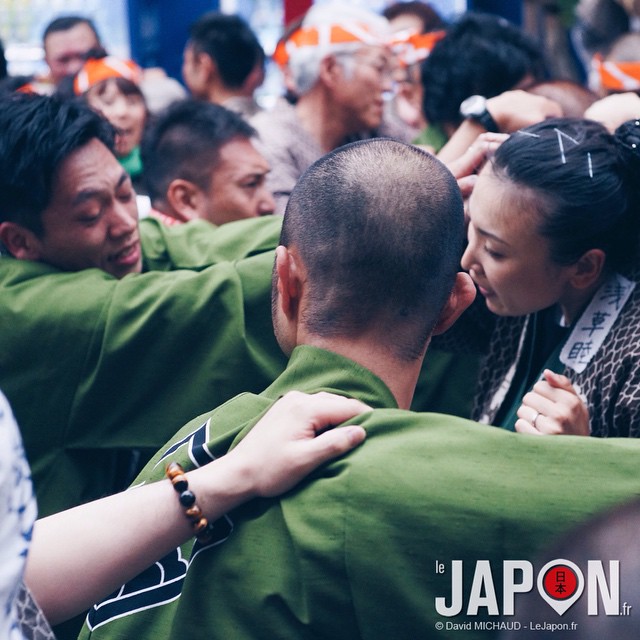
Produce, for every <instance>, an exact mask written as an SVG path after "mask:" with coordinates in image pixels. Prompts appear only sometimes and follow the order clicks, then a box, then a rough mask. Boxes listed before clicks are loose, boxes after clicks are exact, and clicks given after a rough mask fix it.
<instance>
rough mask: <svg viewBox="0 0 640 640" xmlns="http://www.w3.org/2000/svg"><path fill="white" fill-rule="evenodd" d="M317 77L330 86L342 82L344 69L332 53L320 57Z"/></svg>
mask: <svg viewBox="0 0 640 640" xmlns="http://www.w3.org/2000/svg"><path fill="white" fill-rule="evenodd" d="M318 78H319V79H320V80H321V81H322V82H323V84H325V85H326V86H327V87H330V88H333V87H335V86H336V85H337V84H342V83H344V69H343V67H342V65H341V64H340V62H339V61H338V59H337V58H336V57H335V56H334V55H331V54H330V55H328V56H325V57H324V58H322V60H321V61H320V70H319V73H318Z"/></svg>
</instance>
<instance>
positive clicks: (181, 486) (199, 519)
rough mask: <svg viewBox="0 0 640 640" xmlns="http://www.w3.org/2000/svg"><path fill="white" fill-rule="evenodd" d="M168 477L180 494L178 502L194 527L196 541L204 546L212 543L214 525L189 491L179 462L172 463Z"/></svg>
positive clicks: (168, 469) (187, 482) (168, 467)
mask: <svg viewBox="0 0 640 640" xmlns="http://www.w3.org/2000/svg"><path fill="white" fill-rule="evenodd" d="M165 473H166V476H167V478H169V480H171V484H172V485H173V488H174V489H175V490H176V492H177V493H178V500H179V501H180V504H181V505H182V506H183V507H184V513H185V515H186V516H187V519H188V520H189V521H190V522H191V524H192V525H193V531H194V535H195V537H196V540H197V541H198V542H200V543H202V544H206V543H207V542H211V539H212V538H213V525H212V524H210V523H209V521H208V520H207V518H206V517H205V516H204V514H203V513H202V509H200V507H199V506H198V505H197V504H196V496H195V494H194V493H193V491H189V481H188V480H187V476H185V474H184V469H183V468H182V466H181V465H180V464H178V463H177V462H170V463H169V464H168V465H167V468H166V471H165Z"/></svg>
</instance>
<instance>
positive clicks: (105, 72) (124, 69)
mask: <svg viewBox="0 0 640 640" xmlns="http://www.w3.org/2000/svg"><path fill="white" fill-rule="evenodd" d="M109 78H125V79H127V80H131V82H134V83H135V84H140V81H141V80H142V70H141V69H140V67H139V66H138V65H137V64H136V63H135V62H133V60H121V59H120V58H114V57H113V56H106V57H105V58H89V60H87V61H86V62H85V63H84V65H83V66H82V69H80V71H78V73H77V75H76V77H75V79H74V81H73V92H74V93H75V94H76V95H77V96H81V95H82V94H84V93H86V92H87V91H88V90H89V89H91V87H93V86H95V85H96V84H98V83H99V82H103V81H104V80H108V79H109Z"/></svg>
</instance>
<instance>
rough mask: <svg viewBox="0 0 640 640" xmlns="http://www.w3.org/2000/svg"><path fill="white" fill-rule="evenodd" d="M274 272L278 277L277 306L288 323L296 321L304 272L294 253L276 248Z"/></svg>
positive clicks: (286, 249)
mask: <svg viewBox="0 0 640 640" xmlns="http://www.w3.org/2000/svg"><path fill="white" fill-rule="evenodd" d="M275 271H276V275H277V277H278V284H277V287H278V304H279V306H280V310H281V311H282V313H283V314H284V316H285V317H286V318H287V320H289V321H297V319H298V313H299V311H300V298H301V296H302V291H303V283H304V272H303V269H302V265H301V263H300V259H299V257H298V256H297V254H296V253H295V251H293V252H292V251H290V250H289V249H288V248H287V247H283V246H282V245H280V246H279V247H277V248H276V260H275Z"/></svg>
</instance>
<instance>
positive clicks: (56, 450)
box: [0, 94, 285, 515]
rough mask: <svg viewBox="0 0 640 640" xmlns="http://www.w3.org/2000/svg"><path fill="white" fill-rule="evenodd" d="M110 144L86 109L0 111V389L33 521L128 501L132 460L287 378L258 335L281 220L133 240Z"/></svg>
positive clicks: (23, 102) (128, 189)
mask: <svg viewBox="0 0 640 640" xmlns="http://www.w3.org/2000/svg"><path fill="white" fill-rule="evenodd" d="M113 136H114V133H113V130H112V128H111V125H109V124H108V122H107V121H106V120H104V119H103V118H102V117H101V116H99V115H98V114H96V113H95V112H93V111H92V110H91V109H89V108H88V107H86V106H82V105H78V104H72V103H63V102H60V101H58V100H56V99H54V98H48V97H44V96H34V95H23V94H15V95H12V96H9V97H7V98H4V99H3V100H2V104H1V105H0V191H1V192H2V193H3V198H2V202H1V203H0V242H1V243H2V245H3V249H4V253H5V254H6V255H3V256H2V258H0V326H2V331H1V332H0V386H1V387H2V388H3V390H4V391H5V394H6V395H7V397H8V398H9V399H10V401H11V403H12V405H13V408H14V412H15V414H16V417H17V418H18V419H19V420H20V424H21V427H22V430H23V437H24V441H25V447H26V450H27V455H28V457H29V461H30V463H31V466H32V470H33V476H34V482H35V488H36V493H37V495H38V503H39V506H40V512H41V514H42V515H46V514H48V513H52V512H55V511H59V510H61V509H64V508H67V507H70V506H73V505H75V504H78V503H79V502H82V501H85V500H89V499H93V498H97V497H99V496H101V495H103V494H105V493H109V492H111V491H113V490H114V489H117V488H120V487H122V486H124V485H126V483H127V481H128V479H129V471H128V470H129V468H130V467H129V463H130V452H131V451H132V450H133V449H136V450H144V449H146V448H149V449H154V450H155V449H157V447H159V446H160V445H161V444H162V443H163V442H164V441H166V439H167V437H168V436H169V435H171V434H172V433H173V432H174V431H175V429H176V427H177V426H179V425H180V424H182V423H183V422H184V421H185V420H186V419H188V418H190V417H192V416H193V415H195V414H197V413H201V412H202V411H204V410H206V409H207V408H210V407H211V404H214V405H216V404H219V403H221V402H223V401H225V400H226V399H228V398H229V397H231V396H233V395H235V394H236V393H239V392H241V391H244V390H249V389H253V390H256V391H259V390H261V389H263V388H264V387H265V386H266V385H267V384H269V383H270V382H271V381H272V380H273V378H274V377H275V376H276V375H277V374H278V373H279V372H280V370H281V369H282V367H283V366H284V362H285V360H284V357H283V356H282V354H281V352H280V350H279V349H278V347H277V345H276V343H275V340H274V339H273V337H272V333H271V330H270V322H269V317H270V300H269V298H270V275H271V264H272V261H273V252H272V251H270V250H271V249H273V248H274V247H275V245H276V243H277V238H278V234H279V229H280V221H279V219H276V218H273V217H268V218H260V219H255V220H244V221H240V222H236V223H233V224H228V225H225V226H224V227H222V228H216V227H215V226H212V225H211V224H209V223H204V222H202V221H194V222H192V223H190V224H188V225H180V226H178V227H175V228H168V227H165V226H164V225H162V224H161V223H159V222H158V221H157V220H153V219H145V220H142V221H141V222H140V224H138V220H137V208H136V200H135V194H134V191H133V189H132V186H131V181H130V179H129V177H128V175H127V174H126V172H125V171H124V170H123V168H122V167H121V165H120V164H119V163H118V161H117V160H116V158H115V156H114V155H113V153H112V149H113ZM231 261H233V262H231Z"/></svg>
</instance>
